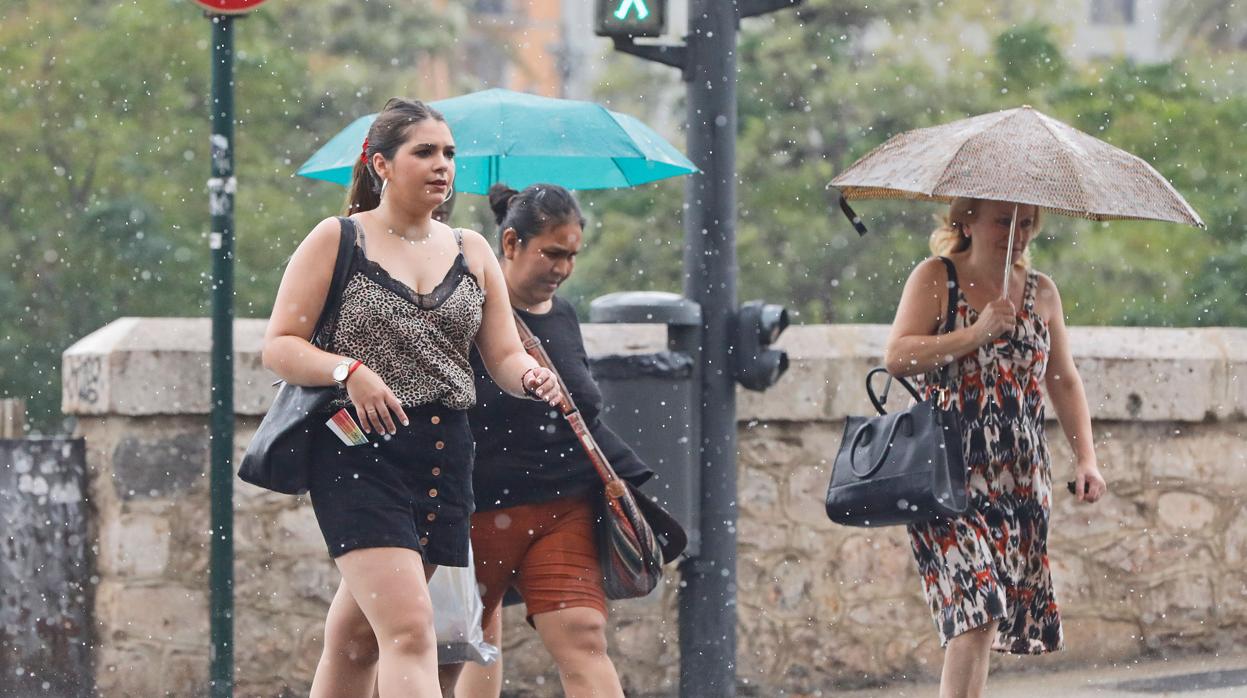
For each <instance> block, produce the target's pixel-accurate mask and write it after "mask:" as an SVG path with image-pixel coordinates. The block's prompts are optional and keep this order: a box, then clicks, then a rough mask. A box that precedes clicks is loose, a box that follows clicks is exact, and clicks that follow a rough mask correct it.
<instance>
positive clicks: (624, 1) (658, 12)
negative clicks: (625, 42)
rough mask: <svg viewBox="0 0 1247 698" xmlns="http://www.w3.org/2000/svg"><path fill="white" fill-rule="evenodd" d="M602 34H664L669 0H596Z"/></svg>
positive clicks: (596, 29) (597, 23)
mask: <svg viewBox="0 0 1247 698" xmlns="http://www.w3.org/2000/svg"><path fill="white" fill-rule="evenodd" d="M595 2H596V4H597V12H596V18H597V22H596V24H595V25H594V26H595V27H596V28H595V30H594V31H595V33H596V34H597V35H598V36H618V37H629V36H662V34H663V32H664V31H665V30H666V28H667V0H595Z"/></svg>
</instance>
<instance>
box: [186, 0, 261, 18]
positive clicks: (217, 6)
mask: <svg viewBox="0 0 1247 698" xmlns="http://www.w3.org/2000/svg"><path fill="white" fill-rule="evenodd" d="M263 2H264V0H195V4H196V5H199V6H200V7H202V8H204V9H205V10H208V11H209V12H216V13H218V14H223V15H239V14H242V13H244V12H249V11H251V10H254V9H255V8H256V7H259V6H260V5H261V4H262V3H263Z"/></svg>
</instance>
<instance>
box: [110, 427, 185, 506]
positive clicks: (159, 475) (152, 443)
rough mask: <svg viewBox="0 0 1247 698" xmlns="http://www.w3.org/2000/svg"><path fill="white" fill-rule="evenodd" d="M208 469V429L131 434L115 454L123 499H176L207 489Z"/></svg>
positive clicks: (115, 482)
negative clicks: (194, 491)
mask: <svg viewBox="0 0 1247 698" xmlns="http://www.w3.org/2000/svg"><path fill="white" fill-rule="evenodd" d="M207 468H208V433H207V430H206V428H205V429H201V430H196V431H185V432H180V433H168V432H164V433H160V432H157V433H156V434H151V433H146V432H136V433H133V434H129V435H126V436H124V437H122V439H121V440H120V441H119V442H118V443H117V447H116V450H114V451H113V455H112V469H113V485H114V487H115V488H116V491H117V496H118V497H120V498H121V499H122V500H131V499H156V498H163V497H172V496H177V495H184V494H186V493H187V492H189V491H191V490H192V489H193V488H195V487H196V486H198V487H206V486H207V479H206V477H205V475H206V473H207Z"/></svg>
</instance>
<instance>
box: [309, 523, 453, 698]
mask: <svg viewBox="0 0 1247 698" xmlns="http://www.w3.org/2000/svg"><path fill="white" fill-rule="evenodd" d="M337 563H338V569H339V570H340V571H341V572H342V580H343V584H344V585H345V587H346V589H347V591H348V592H349V593H350V596H351V598H352V600H354V601H355V603H356V604H357V608H358V609H360V611H362V613H363V615H364V617H365V618H366V619H367V622H368V625H369V626H371V628H372V630H373V632H374V633H375V635H376V638H377V645H378V647H379V652H378V655H379V661H378V669H379V671H378V676H377V684H378V687H379V689H380V690H379V693H380V696H381V697H382V698H398V697H399V696H403V697H404V698H406V697H408V696H418V697H423V698H434V697H435V696H440V695H441V691H440V690H439V689H438V683H437V641H436V639H435V638H434V636H433V608H432V605H431V604H430V602H429V589H428V584H427V582H426V578H427V575H429V574H431V573H432V571H431V570H432V568H430V569H429V570H426V569H425V566H424V564H423V562H422V560H421V557H420V554H419V553H417V552H416V551H414V550H408V549H406V548H366V549H363V550H355V551H352V552H350V553H347V554H346V555H343V556H342V557H339V558H338V559H337ZM346 610H348V611H349V609H346ZM346 621H347V623H348V624H349V626H350V627H354V624H355V623H354V622H353V621H351V620H350V619H349V618H348V619H346ZM328 637H329V633H328V632H327V633H326V638H327V639H328ZM326 652H327V653H328V652H329V648H328V647H327V648H326ZM317 673H318V675H319V674H320V672H319V670H318V672H317ZM327 688H328V683H326V689H327ZM325 695H342V694H340V693H338V694H333V693H326V694H325ZM356 695H361V696H366V695H369V694H368V692H364V693H359V694H356Z"/></svg>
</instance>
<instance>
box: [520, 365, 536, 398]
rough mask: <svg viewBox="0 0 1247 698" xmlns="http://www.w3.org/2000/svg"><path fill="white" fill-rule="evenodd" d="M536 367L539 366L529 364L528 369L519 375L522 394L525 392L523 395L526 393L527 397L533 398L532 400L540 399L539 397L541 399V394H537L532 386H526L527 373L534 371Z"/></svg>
mask: <svg viewBox="0 0 1247 698" xmlns="http://www.w3.org/2000/svg"><path fill="white" fill-rule="evenodd" d="M538 368H540V367H539V366H529V367H528V370H527V371H524V374H523V375H522V376H520V388H522V389H523V390H524V394H525V395H527V396H528V397H530V398H532V399H534V400H540V399H541V396H540V395H538V394H537V391H535V390H533V389H532V388H530V387H528V374H529V373H530V372H532V371H536V370H537V369H538Z"/></svg>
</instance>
